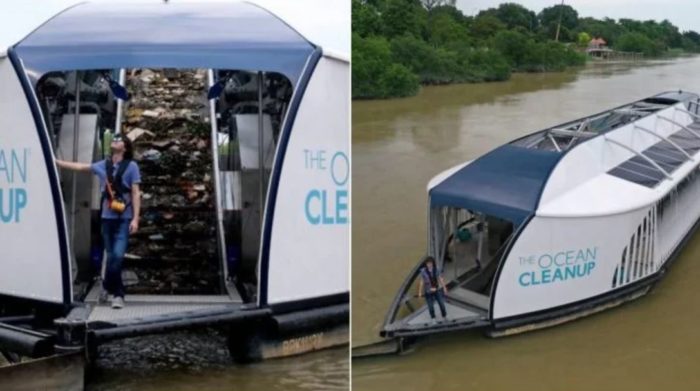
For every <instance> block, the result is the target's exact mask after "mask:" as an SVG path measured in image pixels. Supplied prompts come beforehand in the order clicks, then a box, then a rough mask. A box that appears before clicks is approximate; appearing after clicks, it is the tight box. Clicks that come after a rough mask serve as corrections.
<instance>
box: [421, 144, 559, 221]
mask: <svg viewBox="0 0 700 391" xmlns="http://www.w3.org/2000/svg"><path fill="white" fill-rule="evenodd" d="M561 156H562V155H561V154H559V153H557V152H552V151H545V150H539V149H528V148H523V147H519V146H515V145H511V144H505V145H503V146H501V147H499V148H496V149H494V150H493V151H491V152H489V153H487V154H486V155H484V156H482V157H480V158H478V159H476V160H475V161H473V162H471V163H470V164H468V165H466V166H465V167H463V168H462V169H460V170H459V171H457V172H455V173H454V174H452V175H451V176H449V177H448V178H447V179H445V180H444V181H442V182H441V183H439V184H438V185H437V186H435V187H433V188H432V189H431V190H430V206H431V207H440V206H451V207H458V208H464V209H469V210H472V211H477V212H481V213H485V214H487V215H491V216H495V217H498V218H501V219H505V220H509V221H511V222H513V223H514V224H516V225H519V224H520V223H522V222H523V221H524V220H525V219H526V218H527V217H528V216H529V215H531V214H533V213H534V212H535V210H536V209H537V204H538V203H539V199H540V195H541V194H542V190H543V189H544V185H545V183H546V182H547V178H549V174H550V173H551V172H552V170H553V169H554V167H555V166H556V164H557V162H558V161H559V159H560V158H561Z"/></svg>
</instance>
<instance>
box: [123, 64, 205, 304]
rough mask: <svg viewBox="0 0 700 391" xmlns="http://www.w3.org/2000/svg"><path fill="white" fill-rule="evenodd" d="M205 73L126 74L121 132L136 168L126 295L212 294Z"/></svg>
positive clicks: (132, 72)
mask: <svg viewBox="0 0 700 391" xmlns="http://www.w3.org/2000/svg"><path fill="white" fill-rule="evenodd" d="M206 76H207V75H206V70H164V71H161V70H151V69H141V70H133V71H129V72H128V74H127V81H126V86H127V88H128V89H129V94H130V97H131V98H130V100H129V101H128V102H127V104H126V105H125V111H124V127H123V132H124V134H126V136H127V137H129V138H130V139H131V140H132V141H133V142H134V147H135V159H136V160H137V161H138V163H139V167H140V169H141V176H142V183H141V191H142V202H141V205H142V206H141V220H140V224H139V225H140V227H139V231H138V232H137V233H136V234H133V235H131V237H130V239H129V248H128V250H127V255H126V257H125V269H128V270H131V271H133V272H135V274H136V278H135V279H134V278H131V279H129V285H130V286H129V293H132V294H136V293H149V294H212V293H218V289H219V285H218V281H219V280H218V278H219V277H218V272H219V266H218V258H217V241H216V213H215V204H214V203H215V202H216V201H215V197H214V194H213V191H214V185H213V182H212V177H211V175H212V174H211V173H212V154H211V146H210V139H211V136H210V124H209V116H208V106H207V101H206V94H207V85H206V81H207V77H206Z"/></svg>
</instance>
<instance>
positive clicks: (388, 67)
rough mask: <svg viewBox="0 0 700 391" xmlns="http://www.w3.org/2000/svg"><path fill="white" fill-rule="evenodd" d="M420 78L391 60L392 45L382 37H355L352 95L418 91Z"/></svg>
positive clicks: (353, 43) (400, 93) (386, 96)
mask: <svg viewBox="0 0 700 391" xmlns="http://www.w3.org/2000/svg"><path fill="white" fill-rule="evenodd" d="M418 88H419V84H418V77H417V76H416V75H414V74H413V73H411V71H409V70H408V69H406V67H404V66H403V65H400V64H396V63H393V62H392V59H391V47H390V46H389V42H388V41H387V40H386V39H385V38H383V37H367V38H363V37H361V36H360V35H359V34H357V33H354V34H353V36H352V97H353V98H388V97H401V96H411V95H414V94H416V93H417V92H418Z"/></svg>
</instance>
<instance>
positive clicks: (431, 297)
mask: <svg viewBox="0 0 700 391" xmlns="http://www.w3.org/2000/svg"><path fill="white" fill-rule="evenodd" d="M444 295H445V294H444V293H443V292H442V289H438V290H437V291H435V292H425V301H426V302H427V303H428V311H429V312H430V317H431V318H432V319H435V309H434V308H433V306H434V304H435V302H436V301H437V303H438V305H439V306H440V313H441V314H442V317H443V318H444V317H446V316H447V310H445V296H444Z"/></svg>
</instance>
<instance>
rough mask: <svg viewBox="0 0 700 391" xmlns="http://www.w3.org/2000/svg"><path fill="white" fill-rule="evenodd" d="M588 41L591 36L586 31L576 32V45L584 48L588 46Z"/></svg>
mask: <svg viewBox="0 0 700 391" xmlns="http://www.w3.org/2000/svg"><path fill="white" fill-rule="evenodd" d="M589 42H591V36H590V35H588V33H587V32H585V31H581V32H580V33H578V36H577V37H576V43H577V44H578V46H580V47H582V48H585V47H586V46H588V43H589Z"/></svg>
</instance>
